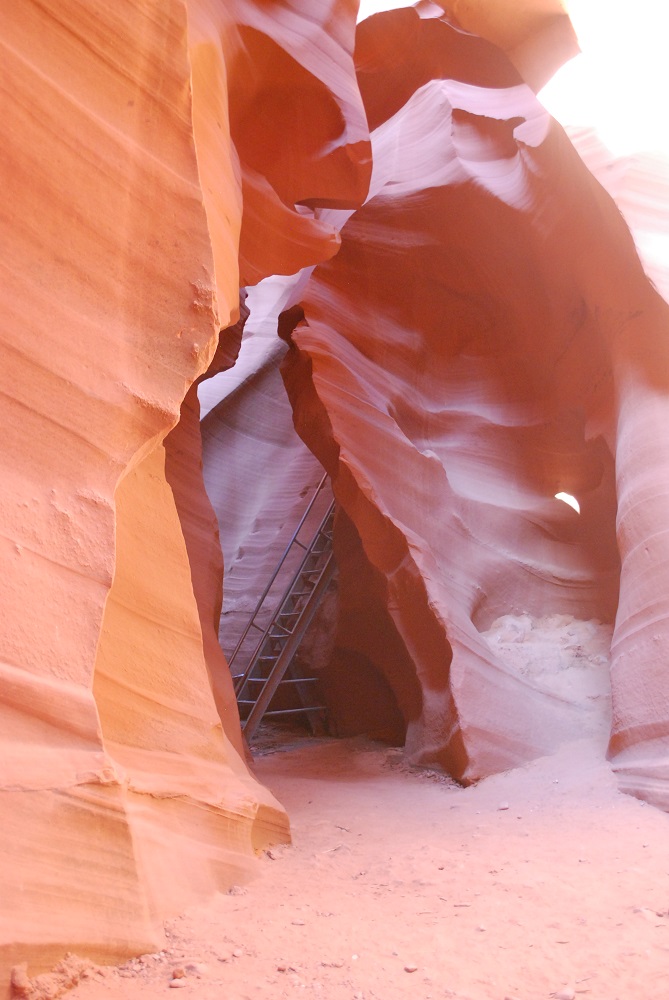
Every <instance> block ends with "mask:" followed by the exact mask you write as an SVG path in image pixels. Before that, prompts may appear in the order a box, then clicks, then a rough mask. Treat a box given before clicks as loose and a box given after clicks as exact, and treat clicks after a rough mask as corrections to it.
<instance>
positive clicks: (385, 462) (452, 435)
mask: <svg viewBox="0 0 669 1000" xmlns="http://www.w3.org/2000/svg"><path fill="white" fill-rule="evenodd" d="M411 19H413V20H411ZM408 32H411V37H412V38H414V42H415V45H414V46H412V47H411V48H410V49H409V51H408V52H407V53H406V55H403V48H402V44H401V38H403V37H406V36H407V33H408ZM380 36H383V39H384V44H383V45H381V44H379V43H378V38H379V37H380ZM416 48H417V49H419V50H420V51H424V52H426V53H427V55H426V57H425V59H424V60H420V61H419V60H416V59H414V57H413V52H414V51H415V49H416ZM385 52H391V53H392V58H385V56H384V53H385ZM464 52H466V53H467V58H466V59H464V57H463V53H464ZM474 53H476V55H474ZM356 61H357V64H358V66H359V68H360V81H361V90H362V93H363V95H364V97H365V101H366V104H367V106H368V108H369V114H370V120H371V123H372V124H373V125H374V126H375V128H374V132H373V136H372V139H373V153H374V164H375V166H374V174H373V178H372V185H371V190H370V196H369V198H368V200H367V202H366V204H365V206H364V207H363V208H362V209H361V210H359V211H358V212H356V213H354V214H353V215H352V217H351V218H350V219H349V221H348V222H346V224H345V225H344V227H343V229H342V234H341V236H342V248H341V251H340V252H339V254H338V255H337V257H336V258H334V259H333V260H332V261H331V262H330V263H328V264H325V265H322V266H320V267H318V268H317V269H316V271H315V273H314V276H313V279H312V281H311V283H310V285H309V287H308V289H307V293H306V295H305V297H304V303H303V305H304V311H305V316H306V319H305V322H304V323H303V324H302V325H298V327H297V328H296V330H295V331H294V335H293V339H294V345H295V346H294V349H293V351H292V352H291V354H289V356H288V358H287V360H286V363H285V378H286V383H287V386H288V390H289V394H290V395H291V398H292V400H293V405H294V410H295V417H296V426H297V427H298V430H299V431H300V433H301V434H302V436H303V437H304V439H305V441H307V442H308V443H309V445H310V447H312V448H313V449H314V450H315V451H316V453H317V454H318V455H319V457H320V458H321V460H322V461H323V462H324V464H325V465H326V467H327V468H328V469H329V471H330V472H331V474H332V476H333V481H334V485H335V492H336V495H337V498H338V499H339V501H340V503H341V505H342V507H343V508H344V510H345V511H346V514H347V515H348V518H349V519H350V522H351V525H352V527H353V529H354V530H355V532H356V533H357V535H358V536H359V539H360V545H361V548H362V555H363V557H364V559H365V560H366V562H367V565H368V571H367V572H368V573H369V574H370V577H371V578H372V581H373V582H371V583H370V589H369V594H370V603H369V604H368V606H367V615H366V616H365V617H366V620H367V624H363V625H362V626H361V623H360V620H359V618H360V615H359V614H358V620H357V622H356V620H355V618H352V617H351V615H350V614H349V615H347V616H346V617H345V618H344V619H342V621H341V624H340V633H341V635H340V647H341V648H348V649H351V648H353V649H354V650H355V649H358V650H359V651H360V650H362V649H363V647H364V652H365V656H367V657H368V658H369V657H370V656H371V658H372V660H373V665H374V667H375V669H376V671H377V672H378V673H380V674H382V675H383V676H384V677H385V679H386V682H387V684H388V685H389V686H390V688H391V689H392V691H393V692H394V696H395V701H396V704H397V706H398V707H399V709H400V711H401V712H402V715H403V718H404V725H405V727H406V730H407V746H408V749H409V751H410V753H411V755H412V757H413V758H414V759H415V760H417V761H423V762H434V761H436V762H438V763H440V764H441V765H443V766H444V767H446V768H447V769H448V770H449V771H450V772H451V773H453V774H455V775H457V776H458V777H460V778H461V779H462V780H464V781H471V780H475V779H476V778H479V777H481V776H483V775H486V774H490V773H492V772H495V771H498V770H501V769H503V768H505V767H509V766H512V765H513V764H517V763H519V762H522V761H526V760H528V759H530V758H531V757H533V756H536V755H538V754H541V753H546V752H549V751H550V750H552V749H553V748H555V747H556V746H557V745H558V744H559V743H560V742H561V741H562V740H564V739H565V738H567V737H568V736H570V735H574V734H578V733H580V732H582V731H583V728H584V726H585V727H586V728H587V727H588V726H589V723H588V722H587V720H586V716H587V712H586V710H585V704H584V702H583V700H582V699H581V700H580V701H579V699H576V700H575V701H573V700H571V701H570V699H569V698H568V697H565V696H564V692H556V691H555V690H550V688H547V686H546V685H545V684H543V685H542V684H538V683H537V679H536V678H528V677H527V676H526V674H524V673H523V672H522V671H518V670H517V669H514V667H513V664H512V663H510V662H509V660H508V658H507V657H505V656H502V655H501V650H500V648H499V647H498V645H496V644H495V643H494V642H491V641H490V638H489V630H490V628H491V626H493V625H494V623H495V621H496V620H497V619H499V618H500V616H504V615H515V616H518V615H529V616H530V619H531V620H533V621H534V622H535V623H537V627H539V628H543V627H544V625H543V624H542V620H543V619H544V617H545V616H546V615H547V614H552V615H562V616H568V617H569V619H570V620H576V622H579V621H580V622H584V623H585V622H587V621H588V620H593V621H595V622H597V621H599V622H602V623H611V622H613V620H614V617H615V616H616V611H617V618H616V629H615V634H614V638H613V661H612V671H613V673H612V680H613V691H612V695H613V741H612V751H613V753H614V754H615V764H616V767H618V768H619V769H620V768H621V756H620V755H621V753H622V752H628V751H625V750H624V748H625V747H633V750H631V751H629V752H630V753H632V755H633V754H635V753H636V754H638V755H641V756H642V755H643V750H642V749H641V747H642V746H643V747H646V748H647V747H649V746H650V742H649V741H651V740H652V739H657V740H658V741H659V742H658V743H657V744H656V747H659V746H660V745H664V744H663V743H662V741H663V740H664V739H665V736H664V728H663V727H664V723H663V719H664V717H665V715H666V713H665V712H664V711H663V709H662V707H661V706H662V704H666V700H664V699H663V698H662V697H660V699H659V700H658V701H656V700H655V694H657V695H660V696H661V695H662V693H663V691H664V687H665V684H666V682H665V680H664V673H665V672H663V668H662V666H661V663H662V653H661V650H662V649H663V648H664V643H665V642H666V639H665V638H664V629H665V626H664V624H663V622H664V621H665V620H666V618H665V613H664V611H663V610H662V605H663V598H662V597H661V596H658V592H657V590H656V591H655V593H654V595H653V596H652V598H651V596H650V592H648V595H647V596H644V594H643V587H645V586H646V584H644V583H643V581H648V586H650V579H651V575H652V574H651V569H653V570H655V571H657V572H658V573H661V572H663V566H664V565H665V556H664V553H663V542H662V538H663V537H664V533H663V529H662V525H663V524H664V523H665V520H666V518H665V514H664V512H663V507H662V501H661V495H660V494H661V491H659V492H658V489H657V485H654V484H656V483H657V482H658V480H657V472H656V470H657V469H661V468H662V467H663V463H664V462H665V461H666V459H665V452H666V446H665V444H664V442H663V436H662V435H661V434H658V432H657V428H658V426H659V424H658V423H657V421H658V420H660V419H661V414H662V406H663V403H662V400H663V399H664V398H665V390H666V386H665V378H666V375H665V373H667V372H669V365H668V364H667V363H666V361H667V359H666V339H665V338H663V336H662V330H663V328H664V327H665V324H666V317H667V306H666V304H665V303H664V301H663V300H662V299H661V298H660V296H659V295H658V294H657V292H656V291H655V290H654V288H653V287H652V285H651V284H650V282H649V281H648V279H647V278H646V276H645V274H644V273H643V270H642V268H641V265H640V263H639V260H638V257H637V255H636V251H635V248H634V244H633V242H632V239H631V236H630V234H629V231H628V230H627V228H626V226H625V224H624V222H623V221H622V219H621V217H620V214H619V212H618V210H617V208H616V206H615V204H614V203H613V202H612V201H611V199H610V198H609V197H608V195H607V194H606V193H605V192H604V190H603V189H602V188H601V187H600V186H599V185H598V184H597V182H596V181H595V180H594V179H593V177H592V175H591V174H590V173H589V172H588V171H587V170H586V169H585V167H584V165H583V163H582V162H581V160H580V159H579V157H578V156H577V154H576V153H575V151H574V149H573V147H572V146H571V145H570V143H569V141H568V139H567V138H566V136H565V134H564V133H563V131H562V130H561V129H560V128H559V126H557V125H556V123H554V122H552V121H551V120H550V118H549V117H548V116H547V115H546V113H545V112H544V111H543V109H542V108H541V106H540V105H539V104H538V102H537V101H536V100H535V98H534V96H533V94H532V93H531V91H530V89H529V88H528V87H527V86H526V85H525V84H524V82H523V80H522V79H521V78H520V77H519V76H518V74H517V72H516V70H515V69H514V68H513V67H512V66H511V65H510V64H508V63H505V61H504V58H503V56H502V55H501V53H500V52H499V51H497V50H495V49H494V48H493V47H492V46H491V45H490V44H489V43H487V42H481V41H477V40H476V39H474V38H472V37H471V36H468V35H463V34H462V32H460V31H459V30H458V29H457V28H455V27H454V26H453V25H452V24H451V23H449V22H448V20H447V19H442V18H438V17H429V16H427V17H422V18H421V17H419V16H418V14H417V13H416V12H413V11H398V12H391V13H388V14H385V15H377V16H376V17H375V18H372V19H370V20H369V21H368V22H365V23H363V24H362V25H361V26H360V28H359V32H358V42H357V48H356ZM426 77H429V78H428V79H426ZM389 81H392V86H391V85H390V83H389ZM398 95H399V96H398ZM400 98H401V99H400ZM633 344H634V345H635V346H634V348H633V347H632V345H633ZM653 427H654V428H655V430H653ZM561 491H564V492H567V493H570V494H572V495H575V496H576V497H577V498H578V500H579V502H580V505H581V512H580V515H577V514H576V513H575V512H574V511H573V510H571V509H570V508H569V507H567V506H565V505H563V504H562V503H560V501H558V500H556V499H554V495H555V494H556V493H558V492H561ZM616 492H617V497H618V507H616ZM616 531H617V542H616ZM651 539H652V545H651V544H650V541H651ZM347 546H348V543H347ZM348 548H349V549H350V546H348ZM618 550H619V551H620V556H621V557H622V570H621V567H620V559H619V554H618ZM360 556H361V554H360V553H359V554H358V556H357V557H356V558H358V559H359V558H360ZM644 559H645V560H646V564H645V566H644V567H643V568H642V566H641V565H640V564H641V562H642V560H644ZM340 569H341V588H342V592H343V591H344V588H345V586H346V583H345V581H346V575H347V568H346V563H345V561H344V563H343V564H342V566H341V567H340ZM352 572H355V573H356V575H357V576H358V577H359V571H358V570H354V569H352ZM619 596H620V604H619V607H617V605H618V598H619ZM377 609H378V614H377ZM370 620H371V621H372V622H374V621H375V622H376V623H377V624H376V626H374V625H372V627H376V628H377V631H378V632H379V634H380V631H381V630H383V633H384V634H385V635H386V636H387V635H388V634H389V630H390V634H392V636H393V640H392V641H393V643H394V644H395V646H396V647H397V648H398V651H397V654H396V655H395V657H392V656H391V657H390V658H388V656H375V655H374V652H373V649H370V646H371V645H372V643H370V639H369V629H368V625H369V621H370ZM631 620H634V622H635V625H634V628H632V627H631ZM644 621H645V622H646V624H642V623H643V622H644ZM637 623H638V624H637ZM365 632H367V635H366V636H365V635H364V633H365ZM486 633H488V637H486ZM640 633H641V634H640ZM351 635H353V636H354V641H353V642H351ZM605 635H606V628H605V626H603V631H602V637H605ZM644 636H647V638H648V643H651V642H652V643H654V644H655V645H654V648H651V646H650V645H644V643H645V641H646V640H645V638H643V637H644ZM398 643H399V645H400V646H401V647H402V649H400V648H399V646H398ZM642 646H643V648H642ZM383 648H384V649H385V650H387V649H388V644H387V641H386V642H385V645H384V647H383ZM632 657H634V658H635V662H636V675H635V676H633V675H632V673H631V658H632ZM407 663H408V664H410V665H411V666H410V672H411V675H412V678H413V679H412V682H411V684H410V685H408V684H407V680H406V677H407ZM627 663H630V665H629V666H628V665H627ZM400 678H402V684H400ZM599 696H601V698H602V699H603V701H602V711H601V713H600V714H599V716H598V718H597V719H596V720H594V722H593V725H594V728H595V730H597V731H601V729H602V726H604V727H606V726H607V724H608V718H607V714H608V709H607V705H606V692H604V691H600V692H599ZM637 720H638V721H639V723H640V725H638V726H635V725H633V722H636V721H637ZM658 752H659V751H658ZM660 757H661V758H662V759H663V753H661V754H660ZM646 764H647V761H646V762H645V763H644V764H643V765H641V767H640V768H639V773H640V772H641V770H643V767H645V766H646ZM630 771H631V769H630ZM628 773H630V772H628ZM647 773H648V772H647ZM635 780H636V785H635ZM643 780H644V779H642V778H637V779H634V778H630V779H629V780H627V785H626V787H628V790H636V791H637V792H639V793H640V794H644V792H643ZM662 794H664V793H662ZM661 797H662V795H661V794H660V793H658V799H659V798H661ZM665 804H667V802H666V799H665Z"/></svg>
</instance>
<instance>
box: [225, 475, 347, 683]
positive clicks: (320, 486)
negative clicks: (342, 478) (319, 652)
mask: <svg viewBox="0 0 669 1000" xmlns="http://www.w3.org/2000/svg"><path fill="white" fill-rule="evenodd" d="M327 479H328V474H327V472H326V473H325V474H324V475H323V478H322V479H321V481H320V483H319V484H318V486H317V487H316V491H315V493H314V495H313V497H312V498H311V500H310V501H309V504H308V506H307V509H306V510H305V512H304V514H303V515H302V517H301V518H300V523H299V524H298V526H297V527H296V528H295V531H294V532H293V534H292V536H291V539H290V541H289V542H288V544H287V545H286V548H285V549H284V551H283V555H282V556H281V558H280V559H279V561H278V563H277V565H276V569H275V570H274V572H273V573H272V575H271V576H270V578H269V582H268V583H267V586H266V587H265V589H264V590H263V592H262V594H261V595H260V597H259V598H258V603H257V604H256V606H255V609H254V611H253V614H252V615H251V617H250V618H249V620H248V622H247V625H246V628H245V629H244V631H243V632H242V634H241V636H240V637H239V641H238V643H237V645H236V646H235V648H234V650H233V651H232V655H231V656H229V657H228V666H229V667H230V668H232V664H233V663H234V661H235V657H236V656H237V654H238V653H239V650H240V649H241V648H242V645H243V643H244V641H245V639H246V637H247V635H248V634H249V632H250V631H251V628H252V627H253V623H254V621H255V619H256V616H257V614H258V612H259V611H260V609H261V607H262V606H263V604H264V603H265V598H266V597H267V595H268V594H269V592H270V589H271V587H272V584H273V583H274V581H275V580H276V578H277V576H278V575H279V572H280V570H281V567H282V566H283V564H284V562H285V561H286V557H287V556H288V553H289V552H290V550H291V549H292V547H293V545H294V544H295V542H296V541H297V536H298V535H299V533H300V531H301V530H302V526H303V524H304V522H305V521H306V519H307V518H308V516H309V514H310V513H311V510H312V508H313V506H314V504H315V503H316V500H317V499H318V496H319V494H320V492H321V490H322V489H323V487H324V486H325V483H326V482H327ZM318 530H319V531H320V528H319V529H318ZM282 600H283V598H282ZM254 655H255V653H254Z"/></svg>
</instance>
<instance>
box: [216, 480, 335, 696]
mask: <svg viewBox="0 0 669 1000" xmlns="http://www.w3.org/2000/svg"><path fill="white" fill-rule="evenodd" d="M326 478H327V477H326ZM312 502H313V501H312ZM334 506H335V501H334V498H333V500H332V502H331V503H330V505H329V507H328V509H327V510H326V512H325V514H324V515H323V518H322V520H321V522H320V524H319V525H318V528H317V529H316V531H315V532H314V535H313V537H312V539H311V541H310V542H309V544H308V545H307V546H304V549H305V551H304V555H303V557H302V560H301V562H300V565H299V566H298V568H297V569H296V570H295V573H294V574H293V576H292V578H291V581H290V583H289V584H288V586H287V587H286V589H285V590H284V592H283V594H282V595H281V598H280V599H279V601H278V603H277V605H276V607H275V608H274V611H273V613H272V616H271V618H270V620H269V622H268V623H267V626H266V628H265V629H263V630H262V635H261V636H260V639H259V640H258V643H257V645H256V646H255V648H254V650H253V653H252V655H251V658H250V660H249V662H248V665H247V667H246V670H245V671H244V673H243V674H240V675H239V679H238V682H237V684H235V693H236V694H239V692H240V691H241V690H242V689H243V687H244V685H245V684H246V682H247V680H248V679H249V676H250V674H251V670H252V669H253V666H254V664H255V661H256V657H257V656H258V654H259V653H260V650H261V649H262V647H263V645H264V643H265V641H266V639H267V637H268V636H269V634H270V630H271V628H272V626H273V625H274V624H275V623H276V619H277V617H278V616H279V614H280V612H281V608H282V607H283V606H284V604H285V603H286V601H287V599H288V598H289V596H290V594H291V593H292V591H293V588H294V587H295V584H296V582H297V580H298V579H299V577H300V574H301V573H302V571H303V569H304V566H305V565H306V562H307V559H308V558H309V556H310V555H311V554H312V551H313V547H314V545H315V544H316V542H317V540H318V539H319V538H320V537H321V535H322V534H323V529H324V528H325V525H326V524H327V522H328V521H329V520H330V518H331V517H332V514H333V511H334ZM286 554H287V553H286ZM329 558H331V556H330V557H329ZM284 559H285V554H284ZM328 561H329V559H328ZM326 566H327V563H326ZM326 566H324V567H321V569H320V571H319V575H318V579H319V580H320V578H321V576H322V575H323V572H324V570H325V568H326ZM250 627H251V626H250V623H249V628H250ZM230 662H232V659H231V660H230Z"/></svg>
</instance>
